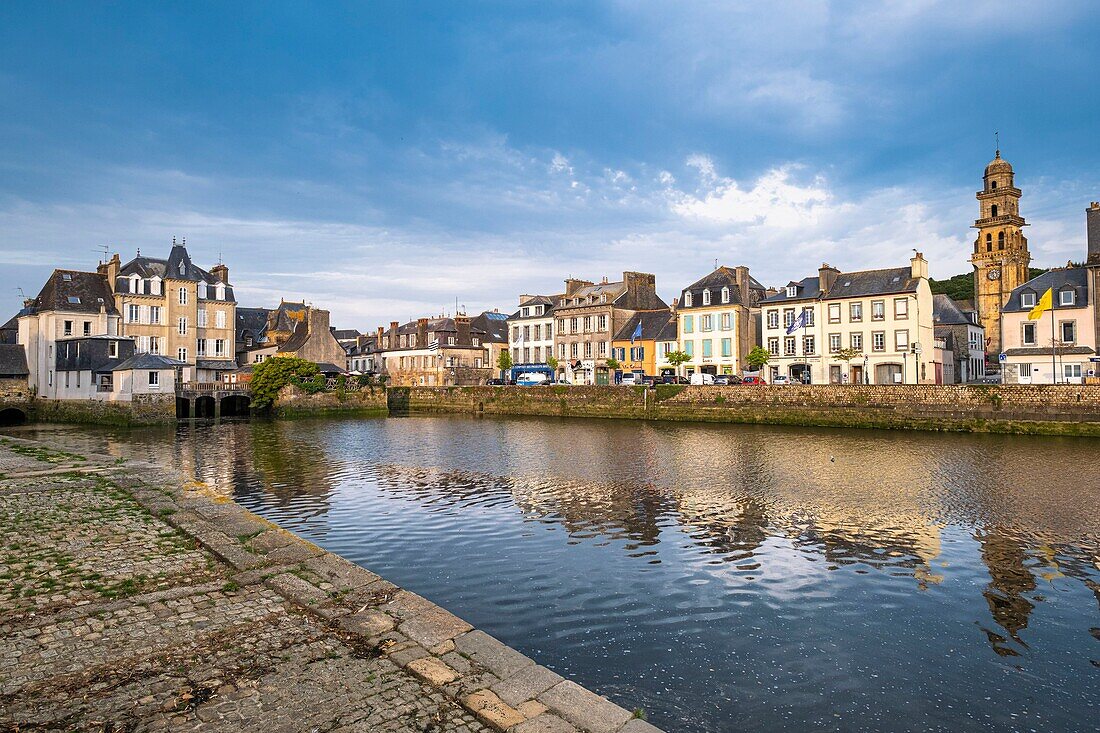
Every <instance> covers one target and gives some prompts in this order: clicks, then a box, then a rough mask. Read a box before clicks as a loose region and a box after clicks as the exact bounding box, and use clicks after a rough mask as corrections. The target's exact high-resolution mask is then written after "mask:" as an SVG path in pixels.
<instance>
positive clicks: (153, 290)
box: [149, 277, 160, 295]
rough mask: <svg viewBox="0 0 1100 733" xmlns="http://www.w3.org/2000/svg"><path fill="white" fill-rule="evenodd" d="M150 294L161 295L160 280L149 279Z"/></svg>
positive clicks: (157, 278)
mask: <svg viewBox="0 0 1100 733" xmlns="http://www.w3.org/2000/svg"><path fill="white" fill-rule="evenodd" d="M149 294H150V295H160V278H159V277H152V278H150V279H149Z"/></svg>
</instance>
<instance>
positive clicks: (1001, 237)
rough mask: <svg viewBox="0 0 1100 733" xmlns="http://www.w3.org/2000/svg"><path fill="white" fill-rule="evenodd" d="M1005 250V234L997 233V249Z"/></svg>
mask: <svg viewBox="0 0 1100 733" xmlns="http://www.w3.org/2000/svg"><path fill="white" fill-rule="evenodd" d="M1004 248H1005V233H1004V232H997V249H1004Z"/></svg>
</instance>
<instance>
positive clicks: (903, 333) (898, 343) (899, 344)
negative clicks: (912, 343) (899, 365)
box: [894, 329, 909, 351]
mask: <svg viewBox="0 0 1100 733" xmlns="http://www.w3.org/2000/svg"><path fill="white" fill-rule="evenodd" d="M908 350H909V331H908V329H900V330H897V331H894V351H908Z"/></svg>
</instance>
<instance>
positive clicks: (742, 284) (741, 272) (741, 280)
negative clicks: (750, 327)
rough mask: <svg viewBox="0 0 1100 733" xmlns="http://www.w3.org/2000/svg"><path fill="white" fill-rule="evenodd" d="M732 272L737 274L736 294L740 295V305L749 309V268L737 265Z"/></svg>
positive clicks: (750, 299) (750, 305) (750, 301)
mask: <svg viewBox="0 0 1100 733" xmlns="http://www.w3.org/2000/svg"><path fill="white" fill-rule="evenodd" d="M733 271H734V272H735V273H736V274H737V292H738V293H739V294H740V295H741V305H743V306H745V307H746V308H750V307H752V293H751V292H749V282H750V279H749V268H747V267H745V266H744V265H738V266H737V267H735V268H733Z"/></svg>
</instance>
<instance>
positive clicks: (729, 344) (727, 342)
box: [722, 339, 733, 356]
mask: <svg viewBox="0 0 1100 733" xmlns="http://www.w3.org/2000/svg"><path fill="white" fill-rule="evenodd" d="M722 356H733V339H722Z"/></svg>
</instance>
